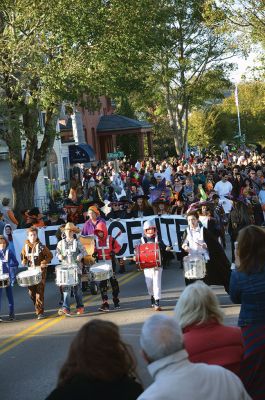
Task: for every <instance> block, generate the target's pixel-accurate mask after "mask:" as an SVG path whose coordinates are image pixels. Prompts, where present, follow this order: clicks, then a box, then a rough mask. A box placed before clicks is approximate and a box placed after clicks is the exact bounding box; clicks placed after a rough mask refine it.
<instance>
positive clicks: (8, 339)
mask: <svg viewBox="0 0 265 400" xmlns="http://www.w3.org/2000/svg"><path fill="white" fill-rule="evenodd" d="M132 274H134V271H132V272H129V273H128V274H126V275H124V276H122V277H120V278H119V279H118V282H119V283H121V284H122V283H123V281H125V280H126V282H127V279H128V278H130V276H132ZM96 297H97V296H95V295H91V294H88V295H85V296H84V300H85V304H88V303H87V302H88V300H90V299H91V298H96ZM54 318H56V320H57V319H58V312H56V313H55V314H52V315H49V316H48V317H47V318H45V319H44V320H42V321H38V322H34V324H33V325H31V326H29V327H28V328H26V329H23V331H21V332H19V333H16V334H15V335H13V336H11V337H9V338H6V339H4V340H2V341H1V342H0V349H1V348H2V347H4V346H5V345H6V344H7V343H10V342H13V341H14V340H16V339H17V338H20V337H22V336H24V335H25V334H27V333H28V332H31V331H35V330H36V329H39V328H40V326H43V325H46V324H48V323H49V320H50V319H54Z"/></svg>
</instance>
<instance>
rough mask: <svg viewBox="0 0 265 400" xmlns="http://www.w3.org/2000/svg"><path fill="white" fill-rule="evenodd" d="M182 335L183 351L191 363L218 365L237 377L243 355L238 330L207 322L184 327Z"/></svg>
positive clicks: (241, 340) (239, 330)
mask: <svg viewBox="0 0 265 400" xmlns="http://www.w3.org/2000/svg"><path fill="white" fill-rule="evenodd" d="M183 334H184V344H185V349H186V350H187V352H188V354H189V360H190V361H191V362H194V363H198V362H203V363H206V364H213V365H220V366H221V367H224V368H227V369H229V370H230V371H232V372H234V373H235V374H236V375H239V372H240V366H241V362H242V360H243V355H244V344H243V337H242V332H241V329H240V328H237V327H232V326H225V325H222V324H219V323H218V322H217V321H209V322H207V323H205V324H200V325H195V324H194V325H190V326H186V327H185V328H184V329H183Z"/></svg>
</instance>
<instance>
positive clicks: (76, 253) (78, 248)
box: [56, 222, 87, 316]
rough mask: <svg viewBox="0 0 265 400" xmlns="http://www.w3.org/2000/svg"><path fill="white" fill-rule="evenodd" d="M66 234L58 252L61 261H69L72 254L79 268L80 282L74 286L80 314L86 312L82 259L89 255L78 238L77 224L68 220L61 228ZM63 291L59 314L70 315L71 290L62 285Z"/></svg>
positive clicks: (72, 258) (58, 244) (58, 245)
mask: <svg viewBox="0 0 265 400" xmlns="http://www.w3.org/2000/svg"><path fill="white" fill-rule="evenodd" d="M61 229H62V231H63V233H64V235H63V238H62V240H60V241H59V242H58V243H57V248H56V254H57V257H58V259H59V260H60V261H65V262H68V256H69V254H70V257H71V261H72V262H73V264H77V268H78V271H77V273H78V284H77V285H76V286H74V288H73V292H74V296H75V301H76V313H77V314H78V315H80V314H83V313H84V304H83V296H82V283H81V275H82V265H81V261H82V260H83V258H84V257H85V256H87V252H86V250H85V248H84V247H83V246H82V244H81V243H80V241H79V239H77V237H76V235H77V234H78V233H79V232H80V229H79V228H78V227H77V226H75V225H74V224H73V223H72V222H67V224H66V225H65V226H64V227H62V228H61ZM62 291H63V306H62V308H60V309H59V311H58V314H59V315H66V316H70V315H71V312H70V290H69V287H68V286H63V287H62Z"/></svg>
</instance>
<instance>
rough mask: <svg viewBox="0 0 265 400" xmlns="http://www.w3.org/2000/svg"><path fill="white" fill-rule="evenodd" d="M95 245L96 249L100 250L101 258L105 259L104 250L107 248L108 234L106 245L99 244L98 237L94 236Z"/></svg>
mask: <svg viewBox="0 0 265 400" xmlns="http://www.w3.org/2000/svg"><path fill="white" fill-rule="evenodd" d="M96 246H97V249H99V250H102V259H103V260H104V261H105V260H106V254H105V250H107V249H109V236H108V237H107V242H106V246H99V243H98V237H96Z"/></svg>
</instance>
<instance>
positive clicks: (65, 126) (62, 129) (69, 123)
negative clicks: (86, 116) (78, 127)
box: [59, 117, 73, 132]
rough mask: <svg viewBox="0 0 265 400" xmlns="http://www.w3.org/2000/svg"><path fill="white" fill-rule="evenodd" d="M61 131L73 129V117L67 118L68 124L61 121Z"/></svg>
mask: <svg viewBox="0 0 265 400" xmlns="http://www.w3.org/2000/svg"><path fill="white" fill-rule="evenodd" d="M59 128H60V132H62V131H71V130H72V129H73V124H72V118H71V117H69V118H68V119H67V122H66V125H64V124H62V123H61V122H60V123H59Z"/></svg>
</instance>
